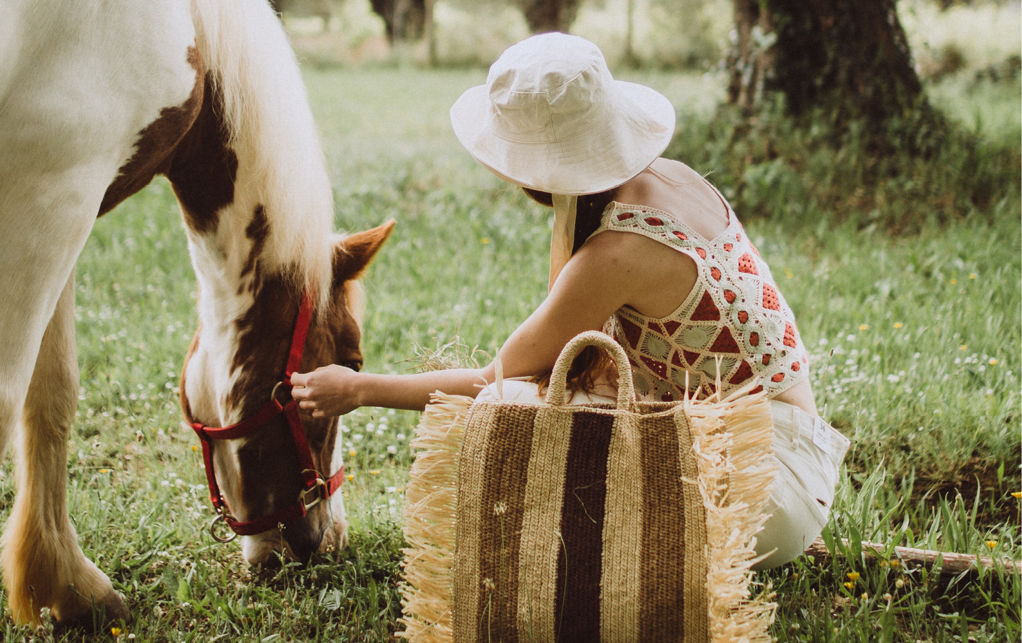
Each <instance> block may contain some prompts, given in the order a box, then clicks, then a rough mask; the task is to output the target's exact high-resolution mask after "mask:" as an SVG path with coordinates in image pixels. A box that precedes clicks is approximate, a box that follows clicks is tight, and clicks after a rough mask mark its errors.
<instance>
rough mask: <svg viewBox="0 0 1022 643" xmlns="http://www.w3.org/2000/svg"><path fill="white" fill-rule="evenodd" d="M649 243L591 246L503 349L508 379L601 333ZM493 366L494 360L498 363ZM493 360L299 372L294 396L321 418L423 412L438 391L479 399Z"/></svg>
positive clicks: (616, 241)
mask: <svg viewBox="0 0 1022 643" xmlns="http://www.w3.org/2000/svg"><path fill="white" fill-rule="evenodd" d="M636 243H638V244H639V250H642V249H643V247H644V246H645V245H646V244H654V243H655V242H652V241H650V240H648V239H645V238H643V237H640V236H639V235H632V234H620V233H619V234H614V233H605V234H601V235H598V236H596V237H594V238H593V239H591V240H590V241H589V242H587V243H586V244H585V245H584V246H583V247H582V248H581V249H580V250H579V251H578V252H577V253H576V254H575V255H574V256H572V258H571V259H570V260H569V261H568V262H567V264H566V265H565V267H564V270H562V271H561V274H560V275H559V276H558V278H557V281H556V282H555V283H554V286H553V288H552V289H551V291H550V293H549V294H548V295H547V298H546V299H545V300H544V301H543V303H542V304H540V306H539V307H538V308H537V309H536V310H535V311H534V312H533V313H532V314H531V315H530V316H529V318H528V319H526V320H525V321H524V322H522V324H521V325H520V326H519V327H518V328H517V329H516V330H515V331H514V333H512V334H511V337H510V338H509V339H508V340H507V342H505V343H504V345H503V346H502V347H501V349H500V352H499V355H498V358H497V360H499V361H500V364H501V367H502V371H503V376H504V377H525V376H530V375H536V374H538V373H542V372H544V371H548V370H550V369H551V368H552V367H553V365H554V362H555V361H556V360H557V356H558V355H559V354H560V352H561V350H562V349H563V348H564V346H565V344H567V343H568V341H569V340H570V339H571V338H572V337H574V336H575V335H577V334H579V333H581V332H582V331H586V330H599V329H600V328H602V327H603V324H604V323H605V322H606V321H607V319H608V318H610V316H611V315H613V314H614V311H616V310H617V309H618V308H620V307H621V306H623V305H625V304H626V303H630V297H631V296H633V295H634V294H635V292H636V288H637V284H641V283H642V279H641V278H640V277H638V274H639V272H640V270H641V261H642V259H641V258H642V257H643V256H644V255H643V253H642V252H636V247H635V244H636ZM497 360H495V362H496V361H497ZM495 362H494V363H491V364H489V365H487V366H485V367H483V368H479V369H448V370H440V371H429V372H426V373H416V374H411V375H379V374H375V373H357V372H355V371H353V370H351V369H348V368H344V367H343V366H337V365H330V366H324V367H321V368H318V369H316V370H315V371H312V372H311V373H295V374H294V375H293V376H292V378H291V382H292V384H293V385H294V390H293V392H292V394H293V396H294V398H295V399H296V400H298V401H299V404H300V406H301V408H303V409H306V410H310V411H312V413H313V415H314V416H316V417H324V416H334V415H343V414H345V413H348V412H350V411H353V410H354V409H356V408H358V407H360V406H379V407H386V408H396V409H411V410H422V409H424V408H425V406H426V404H427V403H428V402H429V396H430V394H432V393H433V392H435V391H443V392H445V393H450V394H453V395H468V396H470V397H475V395H476V394H477V393H478V392H479V390H480V389H481V388H482V387H483V386H485V385H487V384H490V383H491V382H493V381H494V379H495V377H496V375H495V372H496V368H495Z"/></svg>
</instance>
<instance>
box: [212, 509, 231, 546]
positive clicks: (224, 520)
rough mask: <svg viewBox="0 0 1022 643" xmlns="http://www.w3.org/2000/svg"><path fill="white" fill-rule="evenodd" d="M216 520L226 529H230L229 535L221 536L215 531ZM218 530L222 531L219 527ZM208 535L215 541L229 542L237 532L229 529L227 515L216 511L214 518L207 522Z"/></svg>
mask: <svg viewBox="0 0 1022 643" xmlns="http://www.w3.org/2000/svg"><path fill="white" fill-rule="evenodd" d="M218 522H222V523H224V526H225V527H227V528H228V530H229V531H230V533H229V535H227V536H221V535H220V534H219V533H218V532H217V523H218ZM220 531H223V529H220ZM209 535H210V536H212V537H213V540H215V541H217V542H218V543H229V542H231V541H232V540H234V539H235V538H237V537H238V534H237V533H236V532H235V531H234V530H231V529H230V525H228V524H227V516H225V515H224V514H222V513H218V514H217V515H216V518H213V520H212V521H210V523H209Z"/></svg>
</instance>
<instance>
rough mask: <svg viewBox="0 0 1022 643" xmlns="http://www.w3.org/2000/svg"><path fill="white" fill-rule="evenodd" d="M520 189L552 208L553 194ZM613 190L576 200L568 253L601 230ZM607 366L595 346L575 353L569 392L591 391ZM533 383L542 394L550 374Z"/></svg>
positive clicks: (604, 358)
mask: <svg viewBox="0 0 1022 643" xmlns="http://www.w3.org/2000/svg"><path fill="white" fill-rule="evenodd" d="M522 189H523V190H525V193H526V194H528V195H529V196H530V197H531V198H532V200H533V201H535V202H537V203H539V204H541V205H545V206H547V207H553V204H554V201H553V195H551V194H550V193H549V192H541V191H539V190H533V189H532V188H525V187H523V188H522ZM615 191H616V188H613V189H610V190H607V191H606V192H600V193H598V194H583V195H581V196H579V197H578V199H577V201H576V205H575V236H574V243H573V245H572V248H571V254H575V253H576V252H578V249H579V248H581V247H582V244H584V243H585V242H586V239H588V238H589V236H590V235H591V234H592V233H594V232H596V229H597V228H599V227H600V221H601V219H602V218H603V211H604V210H606V209H607V205H608V204H609V203H610V202H611V201H613V200H614V192H615ZM609 366H611V363H610V360H609V359H608V358H607V355H606V354H605V353H604V352H603V351H601V350H600V349H598V348H596V347H594V346H587V347H586V348H584V349H582V351H581V352H580V353H579V354H578V357H576V358H575V361H574V362H572V365H571V368H570V369H569V370H568V387H569V389H570V390H575V389H581V390H583V391H586V392H590V391H592V390H593V388H594V386H595V380H596V378H597V377H598V376H599V375H600V374H601V373H603V372H605V371H606V372H613V371H608V370H607V369H608V367H609ZM532 381H533V382H536V383H537V384H539V388H540V390H541V391H542V390H543V389H544V388H546V387H547V386H548V385H549V384H550V371H547V372H546V373H542V374H540V375H536V376H535V377H533V378H532Z"/></svg>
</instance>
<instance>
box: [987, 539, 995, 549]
mask: <svg viewBox="0 0 1022 643" xmlns="http://www.w3.org/2000/svg"><path fill="white" fill-rule="evenodd" d="M996 546H997V541H996V540H988V541H987V547H989V548H990V549H993V548H994V547H996Z"/></svg>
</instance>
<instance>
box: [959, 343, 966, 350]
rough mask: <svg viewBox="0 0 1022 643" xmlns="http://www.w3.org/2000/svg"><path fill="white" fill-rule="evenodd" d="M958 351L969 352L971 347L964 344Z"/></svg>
mask: <svg viewBox="0 0 1022 643" xmlns="http://www.w3.org/2000/svg"><path fill="white" fill-rule="evenodd" d="M958 350H960V351H967V350H969V346H968V345H967V344H962V345H961V346H959V347H958Z"/></svg>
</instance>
